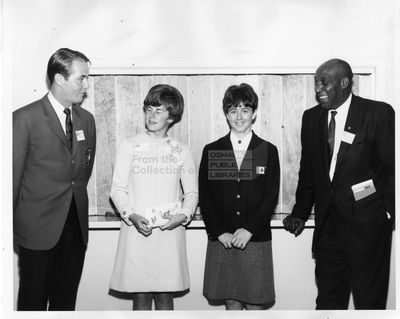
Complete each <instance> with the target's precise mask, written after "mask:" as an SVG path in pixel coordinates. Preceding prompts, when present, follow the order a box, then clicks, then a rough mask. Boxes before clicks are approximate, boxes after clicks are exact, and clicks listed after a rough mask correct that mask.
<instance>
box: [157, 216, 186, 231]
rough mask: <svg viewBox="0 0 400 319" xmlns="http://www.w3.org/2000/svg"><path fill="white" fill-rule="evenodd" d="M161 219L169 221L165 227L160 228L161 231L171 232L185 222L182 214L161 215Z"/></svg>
mask: <svg viewBox="0 0 400 319" xmlns="http://www.w3.org/2000/svg"><path fill="white" fill-rule="evenodd" d="M163 218H165V219H169V221H168V223H166V224H165V225H162V226H160V229H161V230H165V229H167V230H172V229H174V228H176V227H178V226H179V225H182V223H184V222H185V221H186V215H184V214H177V215H166V214H164V215H163Z"/></svg>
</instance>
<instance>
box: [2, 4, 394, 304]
mask: <svg viewBox="0 0 400 319" xmlns="http://www.w3.org/2000/svg"><path fill="white" fill-rule="evenodd" d="M1 3H2V10H3V12H2V21H1V22H2V24H1V25H2V30H1V31H2V33H1V40H2V42H1V51H0V54H1V58H2V65H1V71H2V72H1V81H2V84H1V87H2V93H3V96H2V123H1V127H0V134H1V140H2V144H1V147H2V150H1V156H2V158H1V159H2V165H3V168H5V169H3V172H2V173H3V178H2V187H3V190H2V192H1V194H2V198H3V199H4V200H2V208H3V214H2V222H3V224H2V228H1V230H2V231H3V234H4V235H3V236H2V239H3V243H4V244H3V245H4V248H3V251H2V257H3V258H4V259H5V262H4V263H3V269H2V274H3V275H4V278H6V279H7V277H8V280H7V281H6V282H7V283H8V285H6V286H5V289H6V290H5V291H6V292H8V293H3V298H2V303H3V304H4V305H5V307H6V308H8V309H12V307H13V294H10V293H9V292H10V289H11V287H12V280H10V278H11V277H12V273H13V262H12V260H13V258H15V256H14V255H13V252H12V246H11V238H12V237H11V236H12V235H11V234H12V233H11V229H12V226H11V225H12V214H11V211H12V210H11V200H9V199H11V187H10V185H11V170H10V167H11V165H12V162H11V155H10V149H11V146H10V145H11V142H10V141H11V134H10V131H11V121H10V118H11V111H12V110H13V109H16V108H17V107H20V106H22V105H24V104H26V103H28V102H31V101H32V100H34V99H37V98H39V97H41V96H43V95H44V94H45V92H46V85H45V69H46V64H47V61H48V58H49V56H50V55H51V54H52V53H53V52H54V51H55V50H56V49H58V48H60V47H70V48H73V49H77V50H80V51H82V52H84V53H85V54H87V56H88V57H89V58H90V59H91V60H92V62H93V64H92V66H93V70H96V72H105V73H107V72H111V71H112V72H115V70H120V71H121V73H126V72H132V73H135V72H146V73H152V72H154V73H160V72H161V73H162V72H163V70H171V69H172V70H175V72H179V71H180V70H191V72H196V71H197V72H200V73H203V72H206V71H207V69H208V68H225V69H226V70H232V69H233V70H235V71H238V70H244V71H246V70H251V69H253V70H260V69H267V70H276V71H277V72H279V71H280V72H284V71H285V72H290V71H293V70H301V69H306V70H310V69H311V70H314V69H315V68H316V67H317V66H318V65H319V64H320V63H321V62H323V61H325V60H326V59H328V58H331V57H339V58H343V59H345V60H347V61H348V62H350V63H351V64H352V66H353V68H354V69H355V70H357V69H364V68H371V69H373V70H374V71H375V72H374V74H375V77H376V80H375V88H374V92H375V94H374V95H375V98H377V99H380V100H385V101H386V102H388V103H390V104H392V105H393V106H394V107H395V108H396V109H397V110H398V106H399V104H400V80H399V79H400V75H399V73H400V72H399V69H400V68H399V67H400V58H399V39H400V32H399V30H400V29H399V22H398V21H400V10H399V8H400V5H399V1H397V0H380V1H373V0H347V1H346V0H319V1H317V0H315V1H312V0H303V1H298V0H283V1H273V0H253V1H252V0H247V1H243V0H218V1H216V0H146V1H144V0H143V1H139V0H131V1H127V0H125V1H124V0H116V1H111V0H85V1H84V0H69V1H62V0H53V1H49V0H41V1H38V0H29V1H28V0H2V2H1ZM133 64H134V66H133ZM398 114H399V112H397V117H398ZM398 129H399V128H398V126H397V131H398ZM397 172H399V169H397ZM397 189H399V187H397ZM196 232H197V231H196ZM100 234H102V233H100V232H99V233H91V238H92V239H93V240H92V243H91V244H90V245H92V246H91V248H89V250H88V259H87V261H88V263H89V262H91V260H92V258H95V257H94V256H93V257H91V255H92V254H95V253H97V252H98V251H103V250H104V251H107V252H108V254H111V251H112V246H113V245H114V244H115V237H114V239H110V241H107V240H106V238H107V237H106V236H111V237H113V235H112V234H113V233H104V235H100ZM280 236H284V235H283V234H280V233H278V234H277V235H276V236H275V238H274V257H275V264H276V267H279V268H277V269H279V270H280V269H281V267H286V266H287V265H288V264H289V263H291V260H290V258H289V257H288V256H287V255H284V254H285V253H286V254H287V252H288V251H287V249H288V246H287V244H288V238H285V240H277V239H278V238H280ZM96 237H99V238H96ZM306 239H307V238H306V236H304V237H303V239H300V241H299V243H301V242H303V243H304V245H300V246H299V247H297V248H296V250H295V251H296V252H298V253H299V255H301V256H305V257H309V249H308V248H309V247H308V245H309V241H308V240H306ZM199 240H200V239H199ZM103 241H104V245H103V243H102V244H101V245H100V243H101V242H103ZM191 241H192V239H190V236H189V246H190V243H191ZM200 241H201V240H200ZM97 243H99V245H100V246H95V245H97ZM102 245H103V246H102ZM196 245H202V244H200V243H198V242H197V239H196ZM296 245H297V244H296ZM280 254H282V255H280ZM112 257H113V256H109V255H107V256H105V257H104V260H101V262H102V263H104V265H105V266H106V265H107V264H108V263H109V262H110V260H111V259H112ZM200 257H202V256H201V255H198V256H196V258H200ZM97 259H99V258H98V257H97ZM311 262H312V261H311V258H302V259H301V260H300V259H298V260H296V263H299V264H301V267H300V268H301V269H303V270H304V271H303V276H305V277H304V282H301V283H296V284H293V285H291V288H292V289H295V288H296V289H297V288H300V287H308V288H306V289H305V291H304V292H302V293H300V292H299V293H298V296H296V298H294V299H293V300H291V301H290V302H297V301H296V300H299V299H298V298H300V297H304V298H305V299H307V300H308V301H307V302H306V301H305V300H304V303H303V302H300V301H299V304H302V305H307V306H308V305H309V304H308V302H309V296H311V295H312V294H313V289H315V288H313V287H311V286H308V285H309V282H310V281H309V279H310V278H309V277H308V276H309V273H310V272H309V271H310V270H311V268H312V265H310V263H311ZM88 265H89V264H88ZM199 266H200V262H198V263H195V266H193V267H194V268H196V267H199ZM310 267H311V268H310ZM199 268H200V267H199ZM99 272H100V270H99ZM94 274H96V273H94V272H93V273H85V276H84V278H83V279H82V287H85V285H87V287H89V286H91V285H93V286H96V285H102V284H104V282H105V281H100V280H98V279H97V278H98V277H95V276H94ZM97 275H101V276H103V277H101V278H102V280H103V279H104V280H105V279H107V278H106V277H107V275H106V273H102V274H100V273H97ZM102 282H103V283H102ZM286 285H288V284H286ZM285 289H286V288H285ZM285 291H286V290H285ZM83 292H84V290H82V291H81V292H80V296H82V293H83ZM280 296H282V297H280ZM284 297H285V298H286V297H288V296H285V293H284V292H280V293H279V292H278V299H277V305H276V307H278V305H279V304H278V303H279V302H280V300H284V299H285V298H284ZM82 298H85V299H81V300H87V301H88V305H89V302H94V299H91V298H90V296H89V295H85V297H82ZM182 300H183V299H182ZM80 302H81V301H79V305H80V307H84V305H81V304H80ZM110 302H111V301H110ZM112 302H116V301H115V300H113V301H112ZM179 303H180V301H177V304H179ZM397 304H400V303H399V302H397ZM120 305H121V307H122V306H123V307H126V305H125V304H122V303H121V304H120ZM104 306H107V303H106V302H105V304H104Z"/></svg>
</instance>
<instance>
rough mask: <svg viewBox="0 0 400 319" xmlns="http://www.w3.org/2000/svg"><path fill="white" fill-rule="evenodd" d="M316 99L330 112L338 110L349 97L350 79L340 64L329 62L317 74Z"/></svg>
mask: <svg viewBox="0 0 400 319" xmlns="http://www.w3.org/2000/svg"><path fill="white" fill-rule="evenodd" d="M315 92H316V98H317V100H318V102H319V103H320V104H321V106H322V107H323V108H325V109H328V110H333V109H337V108H338V107H339V106H340V105H342V104H343V103H344V102H345V101H346V99H347V98H348V97H349V95H350V92H351V88H350V79H349V76H348V75H346V74H345V70H344V68H343V66H342V65H341V64H340V63H334V62H332V61H328V62H326V63H324V64H322V65H321V66H320V67H319V68H318V69H317V72H316V74H315Z"/></svg>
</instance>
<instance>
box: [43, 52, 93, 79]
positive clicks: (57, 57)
mask: <svg viewBox="0 0 400 319" xmlns="http://www.w3.org/2000/svg"><path fill="white" fill-rule="evenodd" d="M75 60H81V61H84V62H89V63H90V60H89V59H88V58H87V57H86V55H84V54H83V53H81V52H78V51H74V50H71V49H68V48H61V49H58V50H57V51H56V52H55V53H53V55H52V56H51V57H50V59H49V62H48V63H47V78H48V80H49V83H50V85H52V84H53V82H54V77H55V75H56V74H57V73H59V74H61V75H62V76H63V77H64V78H65V79H68V77H69V76H70V75H71V73H70V67H71V64H72V62H74V61H75Z"/></svg>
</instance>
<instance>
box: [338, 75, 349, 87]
mask: <svg viewBox="0 0 400 319" xmlns="http://www.w3.org/2000/svg"><path fill="white" fill-rule="evenodd" d="M349 84H350V80H349V78H348V77H347V76H346V77H344V78H342V79H341V80H340V86H341V87H342V89H347V88H348V86H349Z"/></svg>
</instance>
